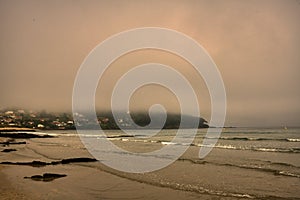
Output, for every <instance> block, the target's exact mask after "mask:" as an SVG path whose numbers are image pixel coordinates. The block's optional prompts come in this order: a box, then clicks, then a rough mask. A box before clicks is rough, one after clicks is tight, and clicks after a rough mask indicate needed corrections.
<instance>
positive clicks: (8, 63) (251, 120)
mask: <svg viewBox="0 0 300 200" xmlns="http://www.w3.org/2000/svg"><path fill="white" fill-rule="evenodd" d="M299 19H300V1H299V0H253V1H239V0H228V1H222V0H211V1H200V0H187V1H181V0H167V1H159V0H153V1H146V0H140V1H129V0H123V1H121V0H119V1H101V0H100V1H93V0H77V1H76V0H65V1H58V0H53V1H46V0H44V1H37V0H36V1H32V0H29V1H17V0H11V1H6V0H0V29H1V31H0V44H1V46H0V94H1V98H0V108H6V107H19V108H26V109H33V110H40V109H45V110H49V111H71V109H72V90H73V84H74V80H75V77H76V74H77V71H78V69H79V68H80V65H81V64H82V62H83V60H84V59H85V57H86V56H87V55H88V54H89V52H90V51H91V50H92V49H93V48H95V47H96V46H97V45H98V44H99V43H101V42H102V41H104V40H105V39H106V38H108V37H110V36H112V35H114V34H117V33H119V32H122V31H125V30H129V29H133V28H140V27H162V28H168V29H172V30H176V31H179V32H181V33H184V34H186V35H188V36H190V37H191V38H193V39H194V40H196V41H197V42H198V43H199V44H201V45H202V46H203V47H204V48H205V49H206V51H207V52H208V53H209V55H210V56H211V58H212V59H213V60H214V62H215V63H216V65H217V67H218V69H219V71H220V73H221V76H222V78H223V81H224V85H225V88H226V94H227V116H226V125H227V126H299V121H300V104H299V102H300V90H299V86H300V79H299V74H300V73H299V72H300V56H299V55H300V54H299V52H300V37H299V36H300V23H299ZM148 62H157V63H163V64H167V65H169V66H172V67H173V68H174V69H176V70H178V71H179V72H180V73H182V74H183V75H184V76H185V77H186V78H187V80H189V81H190V83H191V85H192V86H193V88H194V91H195V93H196V95H197V98H198V101H199V105H200V111H201V115H202V116H203V117H204V118H206V119H210V115H211V114H210V111H211V108H210V107H211V102H210V97H209V93H208V91H207V87H206V85H205V83H204V82H203V79H202V77H201V76H199V75H197V73H195V71H194V69H193V67H192V66H191V65H190V64H189V63H188V62H186V61H185V60H184V59H182V58H180V57H179V56H177V55H173V54H172V53H170V52H164V51H159V50H140V51H136V52H131V53H129V54H126V55H124V56H122V57H120V58H119V59H117V60H116V61H115V62H114V63H112V64H111V66H109V69H108V70H107V71H106V72H105V74H104V76H103V77H102V78H101V80H100V82H99V85H98V89H97V94H96V106H97V108H99V109H109V106H110V98H111V94H112V89H113V87H114V85H115V84H116V81H117V80H118V79H119V78H120V77H121V76H122V74H124V73H126V72H127V71H128V70H130V69H131V68H132V67H134V66H136V65H139V64H143V63H148ZM156 103H161V104H162V105H164V106H165V108H166V109H167V110H168V111H169V112H178V111H179V107H178V106H179V104H178V100H177V99H176V97H175V95H174V94H172V93H171V92H170V91H169V90H167V89H166V88H162V87H159V86H157V85H155V86H149V85H148V86H145V87H143V88H140V89H139V90H138V91H136V92H135V93H134V95H133V96H132V98H131V100H130V108H131V109H132V110H145V109H148V108H149V106H151V105H152V104H156Z"/></svg>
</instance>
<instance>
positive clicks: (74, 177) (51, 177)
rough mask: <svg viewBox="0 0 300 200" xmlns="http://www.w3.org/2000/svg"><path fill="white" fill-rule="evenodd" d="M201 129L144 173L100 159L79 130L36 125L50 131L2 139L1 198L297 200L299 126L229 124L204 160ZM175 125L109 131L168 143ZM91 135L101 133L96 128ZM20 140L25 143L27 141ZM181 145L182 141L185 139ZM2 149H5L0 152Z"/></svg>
mask: <svg viewBox="0 0 300 200" xmlns="http://www.w3.org/2000/svg"><path fill="white" fill-rule="evenodd" d="M205 131H206V130H205V129H203V130H200V129H199V131H198V133H197V135H196V137H195V139H194V141H193V143H192V145H191V146H190V147H189V148H188V150H187V151H186V152H185V153H184V154H183V155H182V156H181V157H180V158H179V159H178V160H177V161H175V162H174V163H172V164H171V165H169V166H167V167H165V168H162V169H160V170H157V171H154V172H148V173H126V172H120V171H118V170H115V169H112V168H110V167H108V166H105V165H104V164H102V163H101V162H99V161H96V160H95V158H94V157H93V156H92V155H91V154H90V153H89V151H88V150H87V149H86V147H85V146H84V145H83V143H82V141H81V140H80V137H79V136H78V134H77V133H76V131H63V130H61V131H41V132H36V133H35V134H37V135H48V136H51V137H38V138H24V139H22V138H18V139H13V140H9V142H10V143H11V144H9V143H7V142H6V143H5V141H7V140H8V139H9V138H1V142H2V145H1V147H0V151H1V152H0V163H1V165H0V177H1V179H0V180H1V184H0V190H1V195H2V197H3V198H4V199H83V198H86V199H299V198H300V192H299V187H300V181H299V180H300V160H299V152H300V151H299V144H300V138H299V129H295V130H285V131H286V132H285V134H282V131H283V130H279V129H260V130H257V129H255V130H249V129H226V130H224V131H223V133H222V135H221V138H220V139H219V141H218V143H217V144H216V147H215V148H214V149H213V150H212V152H211V153H210V154H209V155H208V156H206V157H205V158H203V159H199V157H198V153H199V149H200V147H201V144H202V141H203V138H205V137H206V136H205ZM175 134H176V130H162V131H161V134H159V135H157V136H154V137H152V138H150V139H149V138H141V137H135V136H134V135H132V136H130V137H128V136H125V135H124V133H122V132H121V131H108V133H107V135H108V139H109V140H111V141H112V142H113V143H114V144H116V145H118V146H119V147H121V148H124V149H127V150H128V151H135V152H142V151H153V150H155V149H159V148H162V147H164V146H165V145H181V144H172V143H171V142H170V141H171V139H172V137H174V135H175ZM94 137H95V139H97V140H101V139H103V138H99V137H98V136H97V135H95V136H94ZM24 142H25V144H24ZM4 143H5V144H4ZM182 145H184V144H182ZM5 149H10V150H6V152H5V151H4V150H5ZM166 159H167V158H166Z"/></svg>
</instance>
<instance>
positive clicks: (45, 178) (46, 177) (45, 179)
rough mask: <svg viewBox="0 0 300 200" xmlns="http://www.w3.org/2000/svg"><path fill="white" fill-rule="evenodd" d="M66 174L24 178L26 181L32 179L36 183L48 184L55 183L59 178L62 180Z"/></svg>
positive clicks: (45, 174) (48, 174)
mask: <svg viewBox="0 0 300 200" xmlns="http://www.w3.org/2000/svg"><path fill="white" fill-rule="evenodd" d="M66 176H67V175H66V174H53V173H44V174H43V175H33V176H30V177H28V176H25V177H24V178H26V179H32V180H34V181H44V182H48V181H53V180H54V179H57V178H62V177H66Z"/></svg>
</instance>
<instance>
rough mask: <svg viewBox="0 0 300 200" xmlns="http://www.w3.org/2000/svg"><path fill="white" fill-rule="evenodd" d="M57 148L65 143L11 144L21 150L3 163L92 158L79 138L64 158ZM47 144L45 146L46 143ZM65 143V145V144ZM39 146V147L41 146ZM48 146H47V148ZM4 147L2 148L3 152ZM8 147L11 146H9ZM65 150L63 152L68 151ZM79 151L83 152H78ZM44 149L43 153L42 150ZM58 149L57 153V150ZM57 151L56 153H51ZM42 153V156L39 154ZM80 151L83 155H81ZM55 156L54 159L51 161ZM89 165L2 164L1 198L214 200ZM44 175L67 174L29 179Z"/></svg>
mask: <svg viewBox="0 0 300 200" xmlns="http://www.w3.org/2000/svg"><path fill="white" fill-rule="evenodd" d="M54 141H56V142H57V145H58V146H59V143H60V142H62V141H61V140H60V139H58V138H56V139H53V140H51V141H46V142H45V141H43V139H39V140H36V142H37V143H35V142H33V140H26V142H27V144H26V145H25V144H24V145H10V147H9V148H11V147H13V148H15V149H16V150H17V151H15V152H9V153H2V154H1V157H0V158H1V161H2V162H3V161H6V162H7V161H11V163H30V162H33V161H37V160H39V161H42V162H45V163H51V161H52V162H53V161H57V160H59V159H60V158H69V156H72V157H74V156H75V155H77V156H80V157H85V158H91V156H90V155H89V153H88V152H87V151H85V150H84V148H83V147H82V146H80V142H79V141H78V139H77V140H76V141H75V142H74V141H73V144H74V143H76V144H77V145H79V146H77V152H76V147H75V148H74V149H75V150H74V149H73V150H74V151H73V152H72V149H69V151H65V153H64V155H63V154H61V153H60V152H61V151H62V149H61V148H50V149H49V148H47V147H46V146H47V145H48V146H49V145H50V146H51V144H53V142H54ZM43 143H44V144H43ZM62 143H64V142H62ZM37 144H38V145H37ZM43 145H44V146H43ZM3 148H4V147H2V148H1V149H3ZM6 148H7V147H6ZM65 148H66V147H64V149H63V150H65ZM78 148H79V150H78ZM42 149H43V151H41V150H42ZM55 149H56V151H55ZM51 150H53V151H51ZM38 151H41V152H40V153H36V152H38ZM79 152H80V153H79ZM50 157H52V158H53V159H51V158H50ZM86 164H87V163H85V162H78V163H77V162H76V163H67V164H58V165H46V166H42V167H38V166H29V165H19V164H15V165H14V164H13V165H11V164H2V165H1V166H0V167H1V168H0V170H1V171H0V178H1V179H0V180H1V182H0V191H1V199H84V198H87V199H191V200H193V199H199V198H200V197H201V199H211V198H210V197H211V195H204V194H203V195H200V194H197V193H193V192H188V191H180V190H174V189H172V188H167V187H158V186H154V185H151V184H146V183H142V182H141V181H135V180H130V179H128V178H124V177H122V176H120V175H114V174H112V173H109V172H107V171H103V170H101V167H99V165H100V163H98V162H97V163H94V165H95V166H98V167H92V166H90V163H89V164H88V165H86ZM43 173H54V174H65V175H66V177H61V178H58V179H55V180H52V181H46V182H45V181H35V180H31V179H28V178H24V177H28V176H34V175H41V174H43Z"/></svg>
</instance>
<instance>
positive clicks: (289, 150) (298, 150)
mask: <svg viewBox="0 0 300 200" xmlns="http://www.w3.org/2000/svg"><path fill="white" fill-rule="evenodd" d="M196 146H199V147H214V148H219V149H232V150H251V151H261V152H279V153H300V148H270V147H242V146H234V145H221V144H219V145H218V144H217V145H215V146H210V145H203V144H197V145H196Z"/></svg>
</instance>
